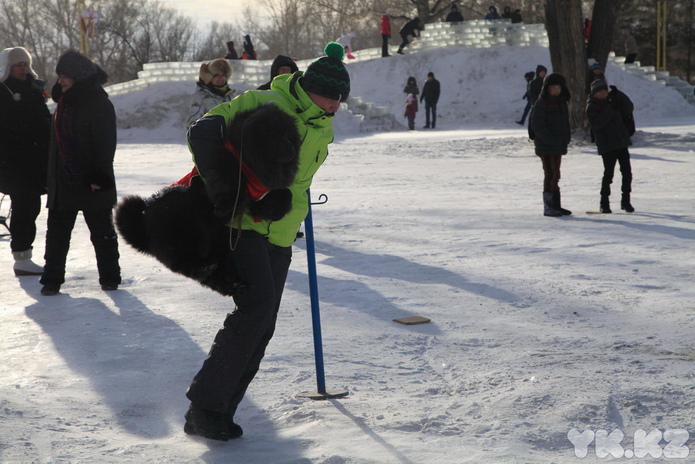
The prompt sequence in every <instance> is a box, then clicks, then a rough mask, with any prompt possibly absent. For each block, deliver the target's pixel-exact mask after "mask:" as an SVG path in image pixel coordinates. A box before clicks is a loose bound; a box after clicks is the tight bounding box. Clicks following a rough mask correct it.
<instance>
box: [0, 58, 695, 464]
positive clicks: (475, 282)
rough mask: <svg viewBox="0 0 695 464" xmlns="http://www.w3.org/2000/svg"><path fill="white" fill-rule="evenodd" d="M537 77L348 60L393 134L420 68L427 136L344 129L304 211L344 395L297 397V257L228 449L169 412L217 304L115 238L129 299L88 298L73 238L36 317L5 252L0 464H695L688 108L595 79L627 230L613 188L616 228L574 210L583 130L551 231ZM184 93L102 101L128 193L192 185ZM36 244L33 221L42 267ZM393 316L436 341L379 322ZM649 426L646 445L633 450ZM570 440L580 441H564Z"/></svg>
mask: <svg viewBox="0 0 695 464" xmlns="http://www.w3.org/2000/svg"><path fill="white" fill-rule="evenodd" d="M537 64H544V65H546V66H547V67H549V68H550V63H549V55H548V51H547V49H545V48H541V47H529V48H515V47H498V48H492V49H481V50H457V49H445V50H439V51H431V52H428V53H427V54H413V55H406V56H394V57H391V58H385V59H377V60H373V61H369V62H360V63H350V65H349V71H350V74H351V77H352V94H353V95H355V96H362V97H364V99H365V101H371V102H374V103H376V104H378V105H381V106H387V107H389V108H390V109H391V110H392V111H393V112H394V113H395V114H396V115H397V116H398V117H399V119H400V120H401V121H403V119H402V110H403V102H404V99H405V94H403V92H402V90H403V87H404V85H405V81H406V79H407V77H408V76H409V75H413V76H415V77H416V78H417V79H418V83H419V84H420V88H422V85H423V84H424V81H425V79H426V74H427V72H428V71H432V72H434V73H435V75H436V77H437V78H438V79H439V80H440V81H441V85H442V96H441V100H440V102H439V111H438V112H439V115H440V118H439V121H438V124H437V129H436V130H434V131H433V130H416V131H414V132H408V131H395V132H390V133H379V134H366V133H359V132H357V131H356V130H354V127H355V125H354V124H352V125H351V124H350V118H349V115H346V114H342V115H340V114H339V115H338V116H337V117H336V121H335V125H336V132H337V134H338V136H337V138H336V140H335V142H334V143H333V144H332V145H331V149H330V156H329V157H328V160H327V162H326V164H325V165H324V167H323V168H322V169H321V170H320V171H319V173H318V174H317V176H316V177H315V179H314V184H313V186H312V194H313V196H314V198H317V197H318V196H319V195H321V194H325V195H327V197H328V202H327V203H325V204H322V205H315V206H314V208H313V211H314V214H313V216H314V228H315V238H316V245H317V262H318V273H319V279H318V283H319V292H320V302H321V317H322V329H323V348H324V357H325V362H326V366H325V372H326V385H327V387H328V389H329V390H336V389H346V390H348V391H349V393H350V394H349V396H348V397H346V398H343V399H332V400H326V401H313V400H308V399H299V398H297V397H296V395H297V394H298V393H301V392H307V391H315V390H316V373H315V372H316V371H315V366H314V354H313V340H312V328H311V314H310V313H311V309H310V303H309V294H308V293H309V285H308V278H307V265H306V253H305V242H304V240H299V241H297V243H296V245H295V246H294V263H293V265H292V268H291V270H290V275H289V279H288V283H287V287H286V291H285V294H284V300H283V304H282V308H281V311H280V316H279V321H278V328H277V331H276V335H275V338H274V339H273V340H272V342H271V344H270V346H269V348H268V351H267V355H266V358H265V360H264V362H263V364H262V365H261V370H260V372H259V374H258V376H257V378H256V380H255V381H254V382H253V383H252V384H251V387H250V389H249V392H248V395H247V397H246V398H245V400H244V401H243V402H242V404H241V406H240V409H239V411H238V413H237V417H236V421H237V422H238V423H239V424H240V425H241V426H242V427H243V428H244V436H243V437H242V438H240V439H238V440H234V441H231V442H228V443H221V442H214V441H210V440H205V439H200V438H192V437H189V436H186V435H185V434H184V433H183V427H182V426H183V414H184V412H185V411H186V408H187V406H188V401H187V399H186V398H185V396H184V393H185V391H186V388H187V387H188V384H189V382H190V380H191V379H192V377H193V375H194V374H195V373H196V372H197V370H198V369H199V367H200V366H201V364H202V362H203V359H204V358H205V355H206V352H207V350H208V349H209V347H210V344H211V342H212V340H213V337H214V335H215V333H216V331H217V330H218V328H219V327H220V326H221V324H222V322H223V320H224V318H225V315H226V313H227V312H229V311H231V310H232V307H233V305H232V301H231V299H229V298H224V297H222V296H220V295H217V294H215V293H213V292H212V291H210V290H207V289H205V288H203V287H201V286H199V285H198V284H197V283H195V282H193V281H191V280H188V279H186V278H183V277H181V276H178V275H175V274H173V273H171V272H170V271H168V270H167V269H166V268H164V267H163V266H161V265H160V264H159V263H158V262H157V261H155V260H154V259H152V258H149V257H147V256H144V255H141V254H139V253H137V252H136V251H134V250H133V249H132V248H131V247H129V246H128V245H127V244H126V243H125V242H123V241H122V240H121V242H120V251H121V266H122V272H123V277H124V282H123V285H122V286H121V287H120V289H119V290H118V291H115V292H103V291H101V289H100V288H99V285H98V282H97V275H96V264H95V259H94V252H93V249H92V245H91V243H90V241H89V233H88V230H87V227H86V225H85V224H84V221H83V220H82V219H81V218H79V219H78V223H77V226H76V228H75V231H74V232H73V238H72V246H71V250H70V254H69V256H68V263H67V276H66V278H67V281H66V283H65V284H64V285H63V287H62V289H61V293H60V294H59V295H57V296H54V297H43V296H41V295H40V288H41V286H40V284H39V282H38V278H35V277H22V278H15V277H14V275H13V273H12V259H11V254H10V249H9V248H10V247H9V239H8V238H2V239H0V242H2V243H3V245H2V248H3V252H2V253H0V272H1V273H2V278H1V279H0V333H2V337H0V362H1V363H2V366H3V367H2V369H1V370H0V462H3V463H13V464H14V463H22V464H23V463H47V464H48V463H51V464H53V463H55V464H58V463H60V464H64V463H175V464H180V463H206V464H217V463H220V464H221V463H236V464H246V463H259V464H377V463H378V464H381V463H395V464H459V463H476V464H479V463H492V464H496V463H575V462H614V461H616V460H617V461H621V460H623V459H627V458H628V457H632V456H634V457H643V456H644V455H645V451H644V450H645V449H646V450H648V452H649V453H651V454H647V458H649V457H650V456H651V457H652V458H656V457H659V456H660V457H661V458H662V460H663V459H664V458H674V459H671V460H672V461H674V462H695V461H694V460H695V458H694V457H693V456H695V454H694V455H693V456H689V454H691V452H690V448H692V447H693V443H695V442H694V441H693V440H692V439H690V440H689V441H685V442H684V440H682V438H683V437H685V438H686V439H687V438H688V437H689V436H690V435H695V399H694V398H695V396H694V395H693V388H694V387H693V385H694V377H695V374H694V373H693V362H694V361H695V340H694V338H693V333H695V313H694V312H693V311H694V307H695V201H693V200H694V198H693V197H694V192H693V175H694V174H695V127H694V126H693V123H694V122H695V107H693V106H691V105H689V104H687V103H686V102H685V100H684V99H683V98H682V97H681V96H680V95H679V94H678V93H676V92H675V91H674V90H672V89H669V88H664V87H660V86H658V85H656V84H653V83H649V82H646V81H643V80H640V79H637V78H634V77H633V76H630V75H627V74H625V73H623V72H621V71H620V70H619V69H618V68H615V67H609V68H608V70H607V79H608V80H609V83H611V84H613V85H617V86H618V87H619V88H620V89H621V90H623V91H625V92H626V93H627V94H628V95H629V96H630V97H631V98H632V100H633V101H634V102H635V106H636V112H635V119H636V120H637V125H638V132H637V133H636V135H635V136H634V145H633V146H632V147H631V149H630V150H631V153H632V166H633V172H634V183H633V197H632V202H633V205H634V206H635V208H636V212H635V213H632V214H627V213H625V212H622V211H620V207H619V193H617V194H614V195H613V197H612V200H613V209H614V211H615V212H614V214H612V215H588V214H586V211H587V210H595V209H597V208H598V202H599V187H600V182H601V175H602V163H601V158H600V157H598V156H597V155H596V147H595V146H594V145H593V144H591V143H590V142H589V141H588V140H587V139H586V137H585V136H584V135H582V134H576V135H575V137H574V140H573V142H572V144H571V146H570V149H569V153H568V154H567V156H565V157H564V158H563V165H562V180H561V182H560V185H561V188H562V194H563V197H562V201H563V206H564V207H565V208H568V209H570V210H572V211H573V213H574V214H573V215H572V216H567V217H563V218H548V217H544V216H543V215H542V198H541V196H542V193H541V189H542V169H541V164H540V161H539V159H538V158H537V157H536V156H535V155H534V152H533V145H532V143H531V142H529V141H528V138H527V136H526V132H525V128H522V127H520V126H518V125H517V124H515V123H514V121H515V120H516V119H518V118H519V117H520V115H521V111H522V109H523V107H524V103H525V102H524V101H523V100H521V96H522V95H523V93H524V92H525V82H524V79H523V75H524V73H525V72H527V71H530V70H533V69H535V67H536V65H537ZM233 84H234V86H236V88H237V89H239V90H245V88H244V86H243V83H233ZM193 90H194V83H193V82H191V83H183V84H180V83H175V84H157V85H152V86H150V87H149V88H148V89H146V90H143V91H138V92H134V93H132V94H128V95H122V96H116V97H114V98H113V101H114V104H115V106H116V109H117V112H118V115H119V145H118V151H117V153H116V163H115V169H116V176H117V183H118V189H119V196H120V197H123V196H125V195H128V194H139V195H143V196H148V195H150V194H152V193H154V192H155V191H156V190H157V189H159V188H161V187H162V186H165V185H168V184H169V183H171V182H172V181H174V180H176V179H178V178H180V177H181V176H182V175H183V174H185V173H186V172H188V170H189V169H190V167H191V160H190V154H189V153H188V150H187V147H186V144H185V140H184V139H185V137H184V121H185V116H186V106H187V103H188V99H189V95H190V94H191V93H192V92H193ZM423 110H424V108H422V109H421V111H420V112H419V113H418V116H417V119H416V127H418V128H419V127H422V126H423V125H424V112H423ZM341 123H344V124H342V128H341ZM347 128H352V129H347ZM619 184H620V174H619V173H616V181H615V182H614V187H615V188H614V190H615V191H616V192H619ZM7 207H8V202H7V201H6V202H5V203H3V205H2V213H4V214H7ZM45 224H46V212H45V211H43V212H42V213H41V216H40V217H39V222H38V226H39V231H38V237H37V240H36V242H35V244H34V254H35V257H36V261H38V262H39V263H42V259H41V257H42V254H43V250H44V237H45ZM408 316H424V317H427V318H429V319H431V322H430V323H427V324H422V325H413V326H405V325H400V324H397V323H395V322H393V319H395V318H400V317H408ZM571 431H574V432H572V433H570V432H571ZM601 431H605V432H601ZM641 431H645V432H646V433H649V432H651V431H658V432H654V433H655V434H656V435H651V437H652V438H651V441H649V440H647V439H642V435H641ZM575 432H576V433H575ZM582 432H585V435H584V436H585V437H589V436H590V437H591V438H592V440H591V441H590V444H588V445H578V446H575V445H573V443H572V441H570V438H569V437H570V436H571V437H574V439H573V441H574V442H577V439H576V436H577V434H579V433H582ZM611 432H615V434H614V435H611V436H609V437H607V438H603V437H604V436H605V433H611ZM684 432H685V434H686V435H684ZM620 433H622V434H624V438H623V439H622V440H619V438H620V437H619V436H618V435H619V434H620ZM568 434H569V435H568ZM658 434H663V439H662V440H661V441H658V439H659V438H660V437H661V436H662V435H658ZM594 435H595V436H596V437H597V438H596V440H593V437H594ZM657 435H658V436H657ZM654 437H656V440H654V439H653V438H654ZM587 442H588V441H587ZM597 442H599V446H597V445H596V443H597ZM645 443H646V445H645ZM584 454H586V457H585V458H584V459H580V457H582V456H583V455H584ZM684 454H685V456H687V457H685V458H683V457H684ZM657 455H658V456H657ZM606 456H607V457H606ZM677 457H680V458H682V459H675V458H677ZM662 460H660V461H659V462H662ZM646 461H649V459H646Z"/></svg>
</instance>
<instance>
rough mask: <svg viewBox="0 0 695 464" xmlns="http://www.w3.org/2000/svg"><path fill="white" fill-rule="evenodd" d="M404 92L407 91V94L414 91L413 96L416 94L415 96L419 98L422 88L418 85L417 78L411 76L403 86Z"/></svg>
mask: <svg viewBox="0 0 695 464" xmlns="http://www.w3.org/2000/svg"><path fill="white" fill-rule="evenodd" d="M403 93H405V94H406V95H407V94H409V93H412V94H413V96H415V98H417V96H418V95H420V89H419V88H418V86H417V80H416V79H415V78H414V77H413V76H410V77H409V78H408V81H407V82H406V84H405V87H403Z"/></svg>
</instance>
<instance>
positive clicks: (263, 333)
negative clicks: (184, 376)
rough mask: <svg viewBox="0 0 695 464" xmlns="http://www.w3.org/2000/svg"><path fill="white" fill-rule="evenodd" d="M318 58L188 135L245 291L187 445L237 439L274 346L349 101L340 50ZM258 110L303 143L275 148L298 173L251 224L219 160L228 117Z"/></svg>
mask: <svg viewBox="0 0 695 464" xmlns="http://www.w3.org/2000/svg"><path fill="white" fill-rule="evenodd" d="M324 53H325V54H326V55H327V56H323V57H321V58H319V59H317V60H315V61H313V62H312V63H311V64H310V65H309V66H308V68H307V70H306V71H305V72H303V73H302V72H300V71H297V72H295V73H294V74H286V75H280V76H278V77H276V78H275V79H273V81H272V83H271V84H270V91H263V90H252V91H248V92H245V93H244V94H242V95H240V96H238V97H237V98H235V99H234V100H232V101H230V102H228V103H224V104H222V105H219V106H217V107H215V108H214V109H213V110H212V111H210V112H209V113H208V115H207V116H206V117H205V118H203V119H200V120H198V121H197V122H196V123H195V124H194V125H193V126H192V127H191V129H190V131H189V132H188V143H189V147H190V150H191V152H192V154H193V158H194V161H195V163H196V166H197V169H198V172H199V173H200V175H201V176H202V178H203V179H204V180H205V182H206V190H207V192H208V197H209V198H210V201H211V202H212V203H213V206H214V208H215V214H216V215H218V217H220V218H224V219H225V220H227V221H228V222H227V226H228V227H229V228H230V229H229V234H230V240H231V241H232V242H233V243H234V250H233V251H231V250H229V249H227V250H223V252H225V253H227V255H228V258H229V261H230V266H231V268H232V269H234V273H235V278H237V279H238V280H239V281H240V282H241V283H242V284H243V286H244V289H243V290H241V291H240V292H239V293H238V294H234V295H233V298H234V303H235V305H236V307H235V309H234V312H232V313H231V314H229V315H227V318H226V319H225V321H224V326H223V328H222V329H220V330H219V332H218V333H217V335H216V337H215V341H214V342H213V344H212V348H211V349H210V352H209V354H208V356H207V358H206V359H205V361H204V363H203V366H202V368H201V369H200V371H199V372H198V373H197V374H196V375H195V378H194V379H193V381H192V382H191V385H190V387H189V388H188V391H187V393H186V396H187V397H188V399H189V400H190V401H191V404H190V407H189V409H188V411H187V412H186V414H185V419H186V423H185V425H184V431H185V432H186V433H187V434H189V435H199V436H202V437H206V438H210V439H213V440H221V441H227V440H229V439H232V438H237V437H240V436H241V435H242V434H243V430H242V428H241V427H240V426H239V425H237V424H236V423H235V422H234V416H235V413H236V410H237V406H238V405H239V403H240V402H241V400H242V398H243V397H244V394H245V393H246V389H247V387H248V386H249V384H250V383H251V381H252V380H253V378H254V376H255V375H256V372H257V371H258V368H259V366H260V363H261V360H262V359H263V356H264V354H265V349H266V346H267V345H268V343H269V342H270V340H271V338H272V336H273V333H274V330H275V324H276V321H277V315H278V310H279V307H280V300H281V297H282V292H283V289H284V286H285V279H286V277H287V273H288V270H289V266H290V261H291V259H292V244H293V243H294V240H295V238H296V237H297V231H298V229H299V226H300V225H301V223H302V221H304V219H305V217H306V215H307V212H308V209H309V206H308V194H307V190H308V189H309V187H310V186H311V182H312V179H313V176H314V174H315V173H316V172H317V171H318V169H319V167H320V166H321V164H322V163H323V162H324V160H325V159H326V157H327V156H328V144H329V143H331V142H332V141H333V127H332V124H333V116H334V115H335V113H336V112H337V111H338V109H339V108H340V103H341V102H344V101H345V100H347V98H348V96H349V94H350V76H349V74H348V71H347V69H346V68H345V65H344V64H343V61H342V59H343V57H344V53H345V50H344V48H343V46H342V45H340V44H338V43H335V42H331V43H329V44H327V45H326V47H325V48H324ZM264 105H275V106H277V107H278V108H279V109H281V110H282V111H284V112H285V113H286V114H287V115H289V116H291V117H292V118H293V120H294V122H295V124H293V126H295V127H293V129H295V128H296V130H297V131H298V132H299V134H297V135H298V136H299V137H298V138H299V140H301V145H300V146H299V149H298V150H294V149H292V148H293V145H292V144H290V143H282V142H283V141H282V140H278V143H279V144H280V145H282V146H284V147H285V150H284V151H285V152H286V153H284V155H286V156H295V157H298V161H299V167H298V170H297V174H296V176H295V178H294V180H293V181H292V184H291V185H290V187H289V189H286V190H288V192H287V193H288V194H289V201H290V202H291V210H290V212H289V213H287V214H286V215H285V216H283V217H282V218H281V219H279V220H275V221H270V220H263V219H260V218H258V219H257V218H254V217H253V216H252V215H251V214H249V212H248V211H247V210H245V211H244V212H243V214H241V215H235V214H234V211H235V204H236V203H235V198H236V197H235V196H236V195H237V192H236V190H234V191H231V190H230V189H228V188H227V186H226V183H225V182H224V179H226V178H227V177H226V176H225V175H224V174H223V173H224V172H226V171H225V169H224V166H225V165H226V164H227V163H228V161H226V159H227V158H229V157H232V156H233V153H231V152H230V150H229V149H228V148H226V146H225V141H226V136H225V133H226V132H227V131H228V130H229V125H230V124H231V123H232V121H233V120H234V119H235V116H237V115H239V114H241V113H244V112H247V111H251V110H255V109H257V108H259V107H261V106H264ZM269 136H271V137H272V136H273V134H269ZM239 150H240V151H241V153H240V154H239V156H243V148H242V147H240V148H239ZM252 187H253V185H252ZM257 187H263V186H262V185H260V186H257ZM271 193H272V191H271ZM271 193H268V195H270V194H271ZM262 199H263V197H261V198H260V199H259V201H262Z"/></svg>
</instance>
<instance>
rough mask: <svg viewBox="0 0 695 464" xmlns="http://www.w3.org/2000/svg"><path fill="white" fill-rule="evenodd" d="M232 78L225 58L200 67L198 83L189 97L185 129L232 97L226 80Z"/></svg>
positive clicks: (232, 93)
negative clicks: (189, 103) (189, 102)
mask: <svg viewBox="0 0 695 464" xmlns="http://www.w3.org/2000/svg"><path fill="white" fill-rule="evenodd" d="M230 77H232V67H231V66H230V65H229V62H228V61H227V60H226V59H225V58H217V59H215V60H212V61H211V62H209V63H203V64H201V65H200V70H199V71H198V82H196V87H195V92H194V93H193V96H192V97H191V106H190V108H189V109H188V120H187V121H186V128H189V127H191V124H193V123H194V122H196V121H197V120H198V119H200V118H202V117H203V115H204V114H205V113H207V112H208V111H210V110H211V109H213V108H214V107H216V106H217V105H219V104H220V103H224V102H228V101H229V100H231V99H232V98H233V97H234V92H235V90H234V89H230V88H229V84H228V80H229V78H230Z"/></svg>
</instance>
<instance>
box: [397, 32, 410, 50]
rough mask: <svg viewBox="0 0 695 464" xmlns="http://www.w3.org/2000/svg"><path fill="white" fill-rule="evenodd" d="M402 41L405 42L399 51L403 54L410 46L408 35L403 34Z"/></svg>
mask: <svg viewBox="0 0 695 464" xmlns="http://www.w3.org/2000/svg"><path fill="white" fill-rule="evenodd" d="M401 39H403V42H401V45H400V46H399V47H398V51H399V52H402V51H403V49H404V48H405V47H407V46H408V45H410V41H409V40H408V35H407V34H406V35H403V34H401Z"/></svg>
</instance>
